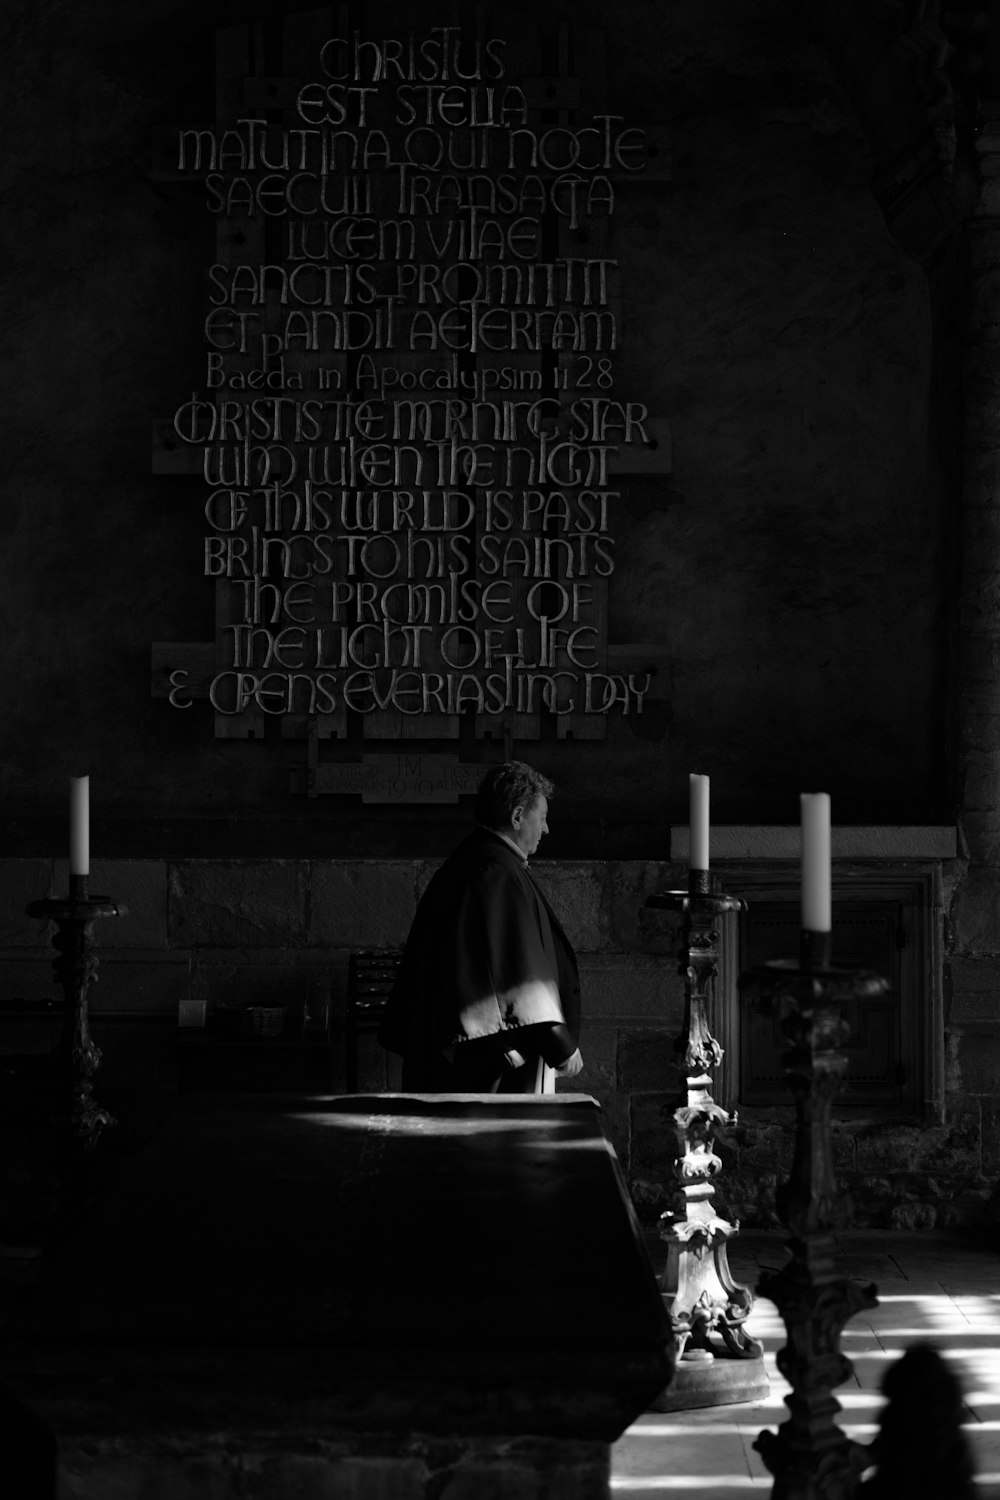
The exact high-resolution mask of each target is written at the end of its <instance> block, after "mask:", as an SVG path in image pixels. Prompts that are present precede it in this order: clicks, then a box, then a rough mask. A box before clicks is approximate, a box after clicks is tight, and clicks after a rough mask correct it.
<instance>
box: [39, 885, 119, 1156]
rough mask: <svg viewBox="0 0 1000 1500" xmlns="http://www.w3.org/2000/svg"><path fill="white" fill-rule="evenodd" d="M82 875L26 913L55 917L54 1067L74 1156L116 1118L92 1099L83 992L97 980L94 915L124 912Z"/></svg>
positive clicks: (93, 1063) (95, 1051)
mask: <svg viewBox="0 0 1000 1500" xmlns="http://www.w3.org/2000/svg"><path fill="white" fill-rule="evenodd" d="M88 884H89V881H88V877H87V876H86V875H71V876H70V877H69V895H68V896H64V897H56V898H55V899H46V900H43V901H32V902H30V903H29V905H28V906H27V908H26V910H27V913H28V916H29V917H38V918H40V919H41V920H42V921H46V922H54V923H55V925H56V928H57V931H56V933H55V935H54V936H53V939H52V946H53V947H54V948H55V949H56V950H57V952H58V955H59V956H58V957H57V958H55V959H54V960H53V963H52V971H53V973H54V975H55V978H56V981H57V983H58V984H59V986H60V987H61V989H62V992H63V996H64V998H65V1008H64V1012H63V1029H62V1034H61V1036H60V1039H59V1043H58V1045H57V1047H56V1053H55V1059H56V1069H57V1072H58V1075H59V1088H60V1094H61V1107H60V1115H61V1117H62V1118H63V1119H64V1120H65V1123H66V1127H67V1131H68V1144H69V1146H70V1150H71V1153H72V1154H73V1156H75V1157H81V1156H88V1155H89V1154H90V1153H91V1152H92V1151H93V1149H94V1147H95V1146H96V1145H97V1142H98V1140H99V1138H100V1136H101V1133H102V1131H103V1130H104V1129H105V1128H106V1127H107V1126H110V1125H114V1124H116V1123H117V1122H116V1121H115V1119H114V1116H113V1115H111V1114H109V1113H108V1111H107V1110H106V1109H101V1108H100V1107H99V1106H98V1105H97V1104H95V1103H94V1099H93V1081H92V1080H93V1076H94V1074H95V1072H96V1071H97V1069H98V1068H99V1067H100V1064H101V1052H100V1048H99V1047H98V1046H97V1044H96V1043H95V1041H94V1039H93V1037H92V1036H91V1034H90V1016H89V1010H88V992H89V989H90V986H91V985H92V984H93V983H95V982H96V980H97V977H98V976H97V968H98V962H97V958H96V957H95V955H94V952H93V949H94V923H95V922H96V921H97V919H98V918H99V917H123V916H127V915H128V911H127V908H126V907H124V906H122V905H121V904H120V903H119V902H117V901H111V900H110V899H109V898H108V897H107V896H91V895H90V894H89V891H88Z"/></svg>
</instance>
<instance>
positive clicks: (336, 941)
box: [0, 858, 1000, 1229]
mask: <svg viewBox="0 0 1000 1500" xmlns="http://www.w3.org/2000/svg"><path fill="white" fill-rule="evenodd" d="M438 863H439V861H438V860H436V859H401V858H397V859H329V860H328V859H314V858H296V859H264V858H260V859H218V860H213V859H180V860H172V861H158V860H151V859H135V860H130V859H116V860H109V861H104V862H98V863H96V864H95V865H94V868H93V871H92V882H91V883H92V888H93V889H95V890H100V891H101V892H102V893H104V894H107V895H109V896H110V897H111V898H112V899H117V900H120V901H122V902H124V903H125V904H126V905H127V907H128V915H127V916H125V917H122V918H118V919H114V920H111V919H109V920H107V921H105V922H103V923H102V924H101V925H100V926H99V930H98V932H97V942H98V948H97V954H98V958H99V960H100V968H99V976H98V982H97V983H96V984H95V985H94V987H93V989H92V991H91V1009H92V1013H93V1014H94V1016H95V1017H98V1018H99V1017H100V1016H101V1015H108V1016H113V1017H115V1018H117V1019H116V1024H119V1023H120V1021H121V1019H122V1018H132V1019H133V1020H134V1021H135V1022H136V1023H137V1024H140V1025H147V1026H148V1028H149V1035H150V1047H155V1048H163V1047H165V1046H167V1047H169V1046H172V1045H173V1044H174V1041H175V1037H176V1034H175V1033H171V1031H170V1029H169V1027H167V1028H166V1029H165V1027H164V1023H165V1022H169V1021H171V1020H173V1021H174V1022H176V1019H177V1017H178V1015H179V1014H180V1011H181V1006H182V1003H184V1002H196V1003H195V1004H194V1005H193V1006H189V1007H186V1011H187V1013H188V1014H192V1013H193V1014H194V1015H196V1016H197V1015H198V1014H201V1013H202V1012H204V1013H205V1014H207V1015H208V1016H209V1017H210V1016H211V1013H212V1011H213V1010H214V1009H216V1008H217V1007H219V1006H224V1005H233V1004H251V1003H258V1004H266V1005H279V1004H280V1005H285V1006H286V1007H288V1009H289V1013H290V1018H291V1024H292V1026H293V1027H294V1024H295V1020H296V1018H297V1017H299V1016H301V1015H302V1014H303V1013H304V1011H305V1009H306V1007H307V1005H308V1006H310V1007H311V1006H313V1004H314V1003H315V1002H317V1001H320V1000H325V999H329V1002H330V1015H331V1041H332V1045H333V1049H334V1058H333V1065H332V1068H331V1077H332V1079H333V1086H334V1087H335V1088H338V1087H343V1082H344V1079H345V1076H346V1075H345V1068H344V1015H345V1002H346V990H347V975H348V958H349V955H350V953H351V952H352V951H353V950H355V949H358V948H398V947H400V946H401V945H402V944H403V942H404V941H405V938H406V934H407V932H408V930H409V926H410V922H411V920H412V917H413V913H414V911H415V909H416V904H417V901H418V900H419V898H420V895H421V893H422V892H423V891H424V889H425V888H426V885H427V882H428V880H429V879H430V877H431V875H432V874H433V872H434V870H435V869H436V868H437V865H438ZM534 868H535V870H536V874H537V878H538V879H539V881H540V882H541V883H542V884H543V885H544V886H545V889H546V891H547V892H548V894H549V897H550V900H551V901H552V904H553V906H554V907H555V909H556V911H557V912H558V913H559V916H560V919H561V920H562V921H563V923H564V924H565V926H566V928H567V931H568V932H569V934H570V936H571V938H572V941H573V943H574V945H575V947H576V949H577V953H578V955H579V959H580V969H581V978H582V984H583V994H584V1020H583V1027H582V1034H581V1049H582V1052H583V1055H584V1062H585V1068H584V1072H583V1074H582V1075H581V1076H580V1078H579V1079H578V1080H574V1081H573V1085H572V1088H573V1091H574V1092H578V1091H582V1092H586V1093H589V1094H591V1095H592V1096H593V1097H594V1098H596V1099H598V1100H599V1102H600V1103H601V1106H602V1108H603V1110H604V1112H605V1117H606V1120H607V1125H608V1131H609V1134H610V1135H611V1138H612V1140H613V1142H614V1145H615V1148H616V1150H617V1151H618V1154H619V1157H620V1159H621V1162H622V1166H623V1169H624V1171H625V1173H626V1177H627V1180H628V1182H629V1186H630V1189H631V1191H632V1194H633V1198H634V1200H635V1203H636V1205H637V1207H638V1209H639V1212H640V1214H641V1215H642V1216H643V1217H644V1218H646V1219H648V1220H650V1221H652V1220H654V1219H655V1218H656V1216H657V1215H658V1214H659V1213H660V1212H661V1211H662V1210H663V1209H664V1208H665V1207H666V1206H667V1201H668V1179H669V1164H670V1161H671V1159H672V1153H673V1151H674V1149H675V1146H674V1128H673V1123H672V1118H671V1117H672V1112H673V1110H674V1109H675V1108H676V1107H677V1104H678V1103H679V1102H680V1091H681V1086H682V1080H681V1077H680V1074H679V1073H678V1071H677V1068H676V1062H675V1056H674V1040H675V1038H676V1036H677V1035H678V1033H679V1031H680V1028H681V1024H682V1019H683V1008H684V985H683V980H682V979H681V977H680V976H679V974H678V972H677V949H678V945H679V940H680V931H679V923H678V920H677V919H676V918H675V917H674V916H673V915H672V914H669V913H664V912H651V911H648V910H647V909H646V908H645V902H646V900H647V899H648V897H649V896H650V895H651V894H652V893H653V892H654V891H657V890H663V889H677V888H679V887H680V886H682V885H683V884H684V882H685V879H686V868H685V866H684V865H683V864H681V863H675V864H671V863H670V862H668V861H651V860H565V861H552V860H550V861H547V860H544V859H540V860H537V861H536V862H535V864H534ZM730 884H732V885H734V887H736V888H738V875H736V876H735V877H734V879H733V880H731V881H730ZM65 886H66V866H65V862H64V861H60V860H46V859H40V858H24V859H13V860H7V861H4V862H3V863H0V997H2V999H3V1001H4V1002H5V1003H8V1004H9V1003H12V1002H16V1001H18V1000H23V1001H29V1002H39V1001H44V1000H51V999H53V998H55V997H56V994H57V991H56V986H55V983H54V980H53V978H52V968H51V964H52V958H53V956H54V950H53V949H52V948H51V947H50V946H49V944H50V934H49V933H48V932H47V931H46V929H45V928H44V926H43V924H41V923H34V922H32V921H31V920H30V919H29V918H28V917H26V916H25V915H24V908H25V906H26V905H27V903H28V902H29V901H30V900H34V899H37V898H38V897H40V896H45V895H50V894H55V893H56V892H58V891H60V890H63V889H64V888H65ZM945 981H946V983H945V991H946V997H947V1000H946V1010H945V1018H944V1033H943V1035H942V1037H941V1039H940V1042H941V1047H942V1049H943V1052H944V1055H945V1057H946V1059H947V1063H948V1065H947V1070H946V1074H945V1094H944V1099H943V1107H942V1108H941V1109H940V1110H938V1111H937V1112H936V1113H935V1114H934V1115H933V1117H931V1115H930V1114H929V1115H928V1117H927V1118H926V1119H925V1118H923V1117H921V1118H913V1117H908V1118H901V1117H899V1116H898V1115H895V1116H893V1115H890V1114H889V1113H888V1112H886V1113H879V1112H877V1111H868V1112H865V1111H862V1110H858V1109H853V1110H850V1111H847V1110H838V1111H837V1112H836V1118H835V1125H834V1129H835V1139H834V1156H835V1161H836V1165H837V1172H838V1177H839V1180H840V1182H841V1184H842V1185H843V1186H844V1187H845V1188H846V1189H847V1190H848V1191H849V1192H850V1194H851V1196H852V1199H853V1202H854V1223H855V1224H856V1225H857V1227H859V1228H861V1227H869V1226H870V1227H874V1228H887V1229H888V1228H908V1227H919V1226H921V1225H936V1226H937V1227H940V1228H956V1227H962V1226H972V1225H981V1224H983V1223H991V1222H995V1221H996V1220H997V1219H998V1218H1000V1202H998V1195H997V1191H996V1187H995V1184H996V1180H997V1174H998V1167H1000V1051H998V1043H997V1041H996V1023H997V1020H998V1019H1000V958H997V957H996V956H995V955H994V954H992V953H991V952H990V951H978V952H977V951H971V950H970V949H968V948H965V949H964V950H961V951H958V952H956V953H955V954H954V955H953V956H952V957H950V958H949V959H947V960H946V961H945ZM724 1003H729V1004H732V1005H735V1004H738V1001H737V1000H736V999H735V997H730V998H729V1000H728V1001H724ZM24 1024H25V1023H24V1015H23V1012H22V1014H21V1016H20V1018H19V1020H18V1023H17V1025H16V1026H15V1025H14V1024H13V1022H12V1021H8V1022H7V1023H6V1027H5V1030H3V1031H0V1047H3V1048H6V1050H8V1051H11V1050H20V1049H23V1048H24V1046H25V1045H26V1042H25V1034H24ZM45 1024H46V1025H47V1026H48V1031H47V1032H46V1037H47V1036H48V1035H49V1034H50V1033H51V1030H52V1027H51V1017H50V1022H49V1023H45ZM37 1025H38V1026H39V1027H41V1028H42V1029H44V1027H43V1023H42V1022H41V1021H39V1022H38V1023H37ZM39 1037H40V1040H39V1046H47V1045H49V1042H48V1041H47V1040H44V1039H41V1031H40V1032H39ZM140 1050H141V1049H140ZM147 1051H148V1049H147ZM135 1055H137V1056H138V1055H139V1053H138V1051H137V1052H136V1054H135ZM143 1056H144V1061H143V1066H142V1069H141V1070H140V1071H141V1073H142V1077H143V1079H148V1078H151V1077H157V1078H160V1079H162V1078H171V1077H174V1076H175V1075H176V1069H175V1067H174V1065H173V1059H172V1058H163V1059H159V1060H158V1059H157V1058H155V1057H153V1056H152V1055H151V1054H150V1055H149V1056H146V1055H145V1054H143ZM124 1057H125V1054H123V1059H124ZM109 1061H110V1060H109ZM112 1067H113V1070H114V1074H115V1076H114V1080H113V1081H114V1084H115V1086H116V1087H120V1086H121V1085H122V1083H123V1079H122V1077H121V1076H120V1073H121V1064H120V1063H118V1064H112ZM398 1077H399V1073H398V1061H397V1060H393V1059H388V1058H387V1057H386V1055H385V1054H384V1053H383V1052H382V1050H381V1049H380V1048H379V1047H378V1046H377V1044H376V1043H375V1042H374V1041H373V1039H372V1038H371V1037H362V1039H361V1042H360V1045H359V1056H358V1088H359V1089H360V1090H361V1091H376V1092H380V1091H383V1090H386V1089H389V1090H392V1089H393V1088H394V1087H398ZM105 1081H106V1082H111V1080H110V1078H108V1077H107V1075H106V1080H105ZM136 1082H137V1084H140V1086H141V1080H139V1079H137V1080H136ZM716 1097H717V1101H718V1102H719V1103H720V1104H722V1105H724V1106H725V1107H726V1108H727V1109H729V1110H732V1111H736V1113H737V1115H738V1120H737V1123H736V1124H735V1125H734V1126H733V1127H732V1128H731V1129H730V1130H729V1131H727V1132H724V1134H723V1138H722V1139H721V1140H720V1143H719V1150H720V1155H721V1157H722V1160H723V1171H722V1174H721V1176H720V1178H719V1181H718V1188H717V1204H718V1206H719V1209H720V1211H721V1212H723V1213H724V1214H728V1215H729V1216H730V1217H731V1218H738V1219H740V1220H741V1221H742V1223H743V1224H744V1225H745V1226H746V1227H748V1228H749V1227H774V1225H775V1224H776V1223H777V1219H776V1216H775V1213H774V1192H775V1188H776V1186H777V1184H778V1183H779V1182H780V1181H781V1180H782V1178H783V1176H784V1174H786V1173H787V1169H788V1163H789V1160H790V1151H791V1133H792V1128H793V1120H794V1112H793V1109H792V1106H791V1104H790V1103H789V1104H788V1105H773V1106H771V1107H768V1108H760V1107H754V1108H750V1107H747V1108H743V1107H741V1105H740V1101H739V1099H738V1098H724V1097H722V1096H721V1094H719V1092H718V1090H717V1091H716Z"/></svg>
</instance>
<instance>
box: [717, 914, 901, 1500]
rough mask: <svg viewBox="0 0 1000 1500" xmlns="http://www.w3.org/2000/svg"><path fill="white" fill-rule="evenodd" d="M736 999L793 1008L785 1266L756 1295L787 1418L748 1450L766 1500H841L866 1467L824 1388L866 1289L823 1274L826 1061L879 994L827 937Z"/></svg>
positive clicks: (829, 1096)
mask: <svg viewBox="0 0 1000 1500" xmlns="http://www.w3.org/2000/svg"><path fill="white" fill-rule="evenodd" d="M741 987H742V988H743V989H744V990H745V991H747V992H756V993H758V994H760V995H763V996H765V997H767V998H770V999H772V1000H775V1001H780V1000H783V999H790V1000H792V1001H793V1002H794V1005H795V1009H793V1010H792V1011H791V1012H790V1013H789V1014H788V1015H787V1016H786V1018H785V1019H784V1020H783V1021H782V1026H781V1029H782V1031H783V1032H784V1034H785V1036H786V1037H787V1038H788V1040H789V1042H790V1044H791V1045H790V1047H789V1050H788V1051H787V1052H786V1054H785V1057H784V1060H783V1066H784V1070H785V1074H786V1076H787V1078H788V1081H789V1083H790V1085H791V1088H792V1091H793V1093H794V1096H795V1111H796V1122H795V1148H794V1155H793V1160H792V1169H791V1176H790V1177H789V1179H788V1181H787V1182H786V1183H784V1184H783V1185H782V1186H781V1187H779V1189H778V1192H777V1195H776V1196H777V1209H778V1214H779V1216H780V1218H781V1221H782V1223H783V1224H785V1225H786V1226H787V1228H788V1229H789V1231H790V1233H791V1239H790V1240H789V1249H790V1251H791V1259H790V1260H789V1262H788V1263H787V1265H785V1266H783V1267H782V1268H781V1270H780V1271H770V1272H766V1273H764V1274H763V1275H762V1276H761V1278H760V1281H759V1282H758V1286H757V1290H758V1291H759V1292H760V1294H761V1295H762V1296H764V1297H767V1298H768V1299H769V1300H770V1301H772V1302H773V1303H775V1305H776V1306H777V1308H778V1311H779V1312H780V1313H781V1316H782V1319H783V1321H784V1324H785V1328H786V1330H787V1333H788V1343H787V1344H786V1345H785V1347H784V1349H782V1350H781V1352H780V1353H779V1354H778V1357H777V1363H778V1368H779V1370H780V1371H781V1373H782V1374H783V1375H784V1376H785V1378H786V1380H787V1381H788V1382H789V1384H790V1385H791V1387H792V1390H791V1394H790V1395H788V1396H786V1397H785V1405H786V1406H787V1407H788V1410H789V1413H790V1416H789V1418H788V1421H786V1422H784V1423H783V1424H782V1426H781V1428H780V1429H779V1430H778V1432H777V1433H773V1432H762V1433H761V1434H760V1436H759V1438H758V1439H757V1441H756V1443H755V1444H754V1447H755V1448H756V1449H757V1450H758V1452H759V1453H760V1455H761V1457H762V1458H763V1460H764V1462H765V1464H766V1465H767V1467H768V1469H769V1470H770V1471H771V1473H772V1474H773V1475H774V1476H775V1481H774V1488H773V1489H772V1491H771V1493H772V1496H774V1497H775V1500H847V1497H849V1496H853V1495H854V1494H855V1492H856V1490H857V1487H858V1483H859V1479H860V1475H861V1472H862V1470H863V1469H865V1468H866V1467H867V1466H868V1465H870V1464H871V1463H872V1457H871V1453H870V1451H869V1449H868V1448H867V1447H865V1446H864V1445H863V1444H861V1443H855V1442H852V1441H850V1439H848V1438H847V1436H846V1435H845V1434H844V1433H843V1432H842V1431H841V1430H840V1428H839V1427H838V1426H837V1424H836V1422H835V1421H834V1417H835V1415H836V1413H837V1412H838V1411H839V1410H840V1402H839V1401H838V1400H837V1399H836V1397H835V1396H834V1395H833V1394H832V1390H833V1387H834V1386H837V1385H842V1384H843V1382H844V1381H845V1380H847V1379H848V1378H849V1376H850V1375H851V1372H852V1369H853V1366H852V1365H851V1362H850V1360H849V1359H847V1357H846V1356H845V1355H843V1354H842V1353H841V1352H840V1333H841V1329H842V1328H843V1326H844V1324H845V1323H846V1322H847V1320H848V1319H849V1318H851V1317H853V1316H854V1314H855V1313H856V1312H860V1311H861V1310H862V1309H863V1308H866V1307H875V1306H876V1305H877V1298H876V1295H875V1287H874V1286H867V1287H866V1286H862V1284H861V1283H860V1282H858V1281H854V1280H852V1279H851V1278H849V1277H846V1276H838V1275H836V1274H835V1273H834V1268H833V1250H834V1246H833V1233H834V1231H835V1230H837V1229H842V1228H843V1227H844V1226H845V1225H846V1224H847V1223H848V1222H849V1219H850V1215H851V1204H850V1199H849V1198H848V1196H847V1194H846V1193H844V1192H840V1191H838V1188H837V1182H836V1178H835V1176H834V1170H833V1149H832V1142H831V1138H830V1111H831V1107H832V1104H833V1099H834V1096H835V1095H836V1093H837V1090H838V1089H839V1088H840V1086H841V1083H842V1081H843V1076H844V1072H845V1070H846V1068H847V1058H846V1057H845V1056H844V1054H843V1053H841V1052H838V1051H837V1047H838V1046H839V1044H840V1043H841V1042H842V1041H843V1040H844V1038H845V1036H846V1035H847V1032H848V1026H847V1022H846V1021H845V1020H844V1018H843V1007H844V1005H845V1003H846V1002H847V1001H849V1000H852V999H861V998H865V997H867V996H873V995H879V994H882V993H884V991H885V990H886V989H887V988H888V981H887V980H885V979H883V978H882V976H881V975H878V974H873V973H869V972H867V971H865V970H862V969H857V968H852V967H850V966H848V965H839V966H838V965H834V964H833V962H832V944H831V935H830V933H828V932H803V934H802V952H801V955H800V957H799V959H798V960H795V959H783V958H779V959H772V960H771V961H770V962H769V963H766V964H762V965H761V966H760V967H759V968H755V969H752V970H751V971H750V972H749V973H748V974H745V975H744V976H743V978H742V980H741Z"/></svg>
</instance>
